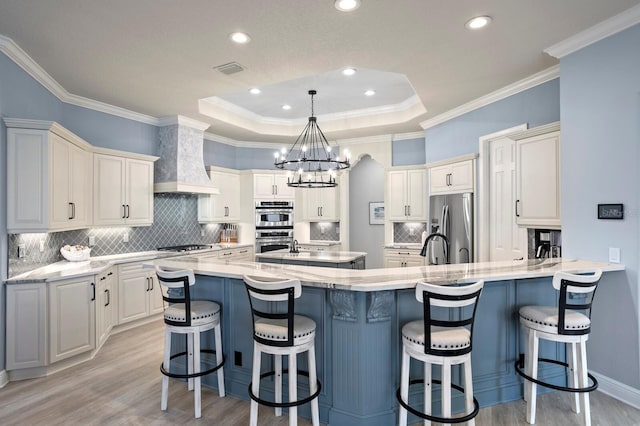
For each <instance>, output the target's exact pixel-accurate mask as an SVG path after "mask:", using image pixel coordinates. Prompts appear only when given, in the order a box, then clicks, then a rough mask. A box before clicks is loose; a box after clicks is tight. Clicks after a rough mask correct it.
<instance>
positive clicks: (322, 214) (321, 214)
mask: <svg viewBox="0 0 640 426" xmlns="http://www.w3.org/2000/svg"><path fill="white" fill-rule="evenodd" d="M323 209H324V207H322V206H321V207H320V216H324V212H323V211H322V210H323Z"/></svg>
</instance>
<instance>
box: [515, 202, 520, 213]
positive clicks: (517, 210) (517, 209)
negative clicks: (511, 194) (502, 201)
mask: <svg viewBox="0 0 640 426" xmlns="http://www.w3.org/2000/svg"><path fill="white" fill-rule="evenodd" d="M519 203H520V200H516V217H520V214H519V213H518V204H519Z"/></svg>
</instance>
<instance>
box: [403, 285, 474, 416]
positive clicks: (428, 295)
mask: <svg viewBox="0 0 640 426" xmlns="http://www.w3.org/2000/svg"><path fill="white" fill-rule="evenodd" d="M483 286H484V281H478V282H477V283H475V284H471V285H465V286H441V285H434V284H429V283H418V284H417V285H416V299H417V300H418V302H420V303H422V304H423V318H422V319H421V320H417V321H412V322H409V323H407V324H405V325H404V327H402V368H401V373H400V388H399V389H398V391H397V392H396V398H397V399H398V402H399V403H400V413H399V418H398V425H400V426H404V425H406V424H407V411H408V412H410V413H411V414H414V415H416V416H418V417H420V418H422V419H424V424H425V425H429V424H431V421H434V422H440V423H462V422H469V423H468V424H475V421H474V420H473V419H474V417H475V416H476V415H477V414H478V411H479V410H480V406H479V405H478V401H477V400H476V398H475V397H474V396H473V378H472V376H471V343H472V341H473V321H474V319H475V315H476V308H477V305H478V300H479V298H480V293H481V292H482V287H483ZM469 306H472V307H473V308H472V309H470V308H466V309H456V308H465V307H469ZM438 307H441V308H446V309H444V310H443V309H438ZM433 308H436V309H433ZM452 311H453V312H452ZM456 311H457V312H456ZM451 314H453V315H451ZM456 316H458V317H460V319H458V320H454V319H451V318H454V317H456ZM425 330H430V332H428V333H425ZM411 358H415V359H416V360H418V361H421V362H423V363H424V380H422V379H416V380H411V381H409V369H410V363H411ZM433 364H437V365H441V366H442V380H433V379H432V377H431V366H432V365H433ZM458 364H464V385H465V387H464V388H463V387H461V386H459V385H456V384H453V383H451V366H453V365H458ZM418 383H424V412H421V411H418V410H417V409H415V408H413V407H411V406H410V405H409V403H408V400H409V385H414V384H418ZM432 383H440V384H441V387H440V390H441V392H442V416H441V417H437V416H433V415H431V389H432V386H431V384H432ZM451 388H453V389H456V390H458V391H460V392H463V393H464V399H465V415H464V416H463V417H455V418H453V417H451Z"/></svg>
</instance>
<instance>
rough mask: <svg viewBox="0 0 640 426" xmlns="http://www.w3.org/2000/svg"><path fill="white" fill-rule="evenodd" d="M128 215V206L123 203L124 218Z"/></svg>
mask: <svg viewBox="0 0 640 426" xmlns="http://www.w3.org/2000/svg"><path fill="white" fill-rule="evenodd" d="M126 217H127V206H125V205H124V204H123V205H122V219H125V218H126Z"/></svg>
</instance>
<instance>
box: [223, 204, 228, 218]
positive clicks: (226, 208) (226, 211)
mask: <svg viewBox="0 0 640 426" xmlns="http://www.w3.org/2000/svg"><path fill="white" fill-rule="evenodd" d="M224 215H225V216H229V207H227V206H225V207H224Z"/></svg>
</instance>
